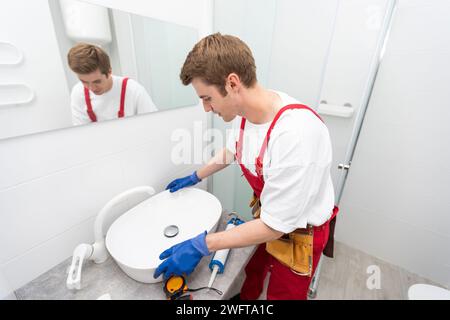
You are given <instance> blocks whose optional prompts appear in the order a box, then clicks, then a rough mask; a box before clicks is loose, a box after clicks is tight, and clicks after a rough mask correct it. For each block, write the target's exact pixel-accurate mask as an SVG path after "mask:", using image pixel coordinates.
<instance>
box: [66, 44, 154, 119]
mask: <svg viewBox="0 0 450 320" xmlns="http://www.w3.org/2000/svg"><path fill="white" fill-rule="evenodd" d="M67 59H68V63H69V66H70V69H72V71H73V72H75V73H76V74H77V76H78V78H79V79H80V81H81V82H80V83H77V84H76V85H75V86H74V87H73V89H72V94H71V108H72V121H73V124H74V125H78V124H84V123H89V122H96V121H104V120H111V119H117V118H122V117H128V116H132V115H136V114H140V113H147V112H153V111H157V108H156V106H155V104H154V103H153V101H152V99H151V98H150V96H149V95H148V93H147V91H146V90H145V88H144V87H143V86H142V85H140V84H139V83H137V82H136V81H134V80H132V79H128V78H124V77H119V76H116V75H113V74H112V69H111V63H110V60H109V56H108V54H107V53H106V52H105V51H104V50H102V49H101V48H100V47H98V46H95V45H91V44H86V43H79V44H77V45H76V46H74V47H73V48H72V49H70V51H69V53H68V55H67Z"/></svg>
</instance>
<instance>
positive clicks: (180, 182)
mask: <svg viewBox="0 0 450 320" xmlns="http://www.w3.org/2000/svg"><path fill="white" fill-rule="evenodd" d="M200 181H202V180H201V179H200V178H199V177H198V176H197V171H194V173H193V174H191V175H190V176H187V177H184V178H179V179H175V180H173V181H172V182H171V183H169V185H168V186H167V187H166V190H167V189H170V192H175V191H177V190H180V189H182V188H185V187H189V186H193V185H194V184H197V183H199V182H200Z"/></svg>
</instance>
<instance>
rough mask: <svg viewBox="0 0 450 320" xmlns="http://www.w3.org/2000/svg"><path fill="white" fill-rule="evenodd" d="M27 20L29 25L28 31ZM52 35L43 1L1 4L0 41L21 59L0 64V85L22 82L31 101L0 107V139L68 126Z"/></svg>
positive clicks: (66, 93) (64, 88)
mask: <svg viewBox="0 0 450 320" xmlns="http://www.w3.org/2000/svg"><path fill="white" fill-rule="evenodd" d="M31 14H32V16H31ZM27 21H29V22H32V23H31V24H30V25H29V26H28V28H27V27H24V26H27V25H26V23H27ZM30 30H32V32H33V33H34V35H35V36H34V37H30ZM54 34H55V31H54V29H53V22H52V19H51V15H50V10H49V6H48V3H47V1H44V0H40V1H31V2H30V1H24V0H20V1H3V2H2V10H0V41H6V42H10V43H12V44H13V45H14V46H16V47H17V48H19V50H20V51H21V52H22V53H23V56H24V59H23V61H22V63H20V64H19V65H16V66H1V65H0V83H1V84H5V83H21V84H22V83H23V84H25V85H26V86H28V87H29V88H31V90H32V91H33V92H34V96H35V98H34V100H33V101H31V102H30V103H27V104H23V105H19V104H18V105H12V106H6V107H0V139H3V138H7V137H14V136H17V135H24V134H29V133H34V132H39V131H43V130H48V129H56V128H64V127H67V126H71V124H72V120H71V115H70V107H69V105H68V102H69V89H68V87H67V83H66V81H65V78H64V70H63V62H62V61H61V59H60V54H59V48H58V44H57V41H56V38H55V35H54ZM55 79H58V81H54V80H55ZM49 83H51V85H49ZM3 99H4V98H3ZM1 100H2V97H0V103H1Z"/></svg>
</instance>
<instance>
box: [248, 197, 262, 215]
mask: <svg viewBox="0 0 450 320" xmlns="http://www.w3.org/2000/svg"><path fill="white" fill-rule="evenodd" d="M249 207H250V208H252V215H253V218H255V219H256V218H259V215H260V214H261V202H260V201H259V198H258V197H257V196H256V195H253V197H252V200H250V204H249Z"/></svg>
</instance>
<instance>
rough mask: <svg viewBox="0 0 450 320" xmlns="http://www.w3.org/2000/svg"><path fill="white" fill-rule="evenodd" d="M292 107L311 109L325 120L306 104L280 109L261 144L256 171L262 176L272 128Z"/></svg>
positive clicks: (290, 105)
mask: <svg viewBox="0 0 450 320" xmlns="http://www.w3.org/2000/svg"><path fill="white" fill-rule="evenodd" d="M291 109H306V110H309V111H311V112H312V113H314V115H316V117H317V118H319V119H320V121H322V122H323V120H322V118H321V117H320V116H319V115H318V114H317V112H315V111H314V110H313V109H311V108H310V107H308V106H305V105H303V104H289V105H287V106H284V107H283V108H281V109H280V110H278V112H277V114H276V115H275V118H274V119H273V121H272V123H271V124H270V127H269V129H268V130H267V134H266V137H265V138H264V142H263V144H262V146H261V150H260V151H259V155H258V157H257V158H256V173H257V174H258V175H260V176H262V167H263V159H264V154H265V152H266V149H267V145H268V144H269V139H270V134H271V133H272V129H273V128H274V127H275V124H276V123H277V121H278V119H279V118H280V117H281V115H282V114H283V112H285V111H286V110H291Z"/></svg>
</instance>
